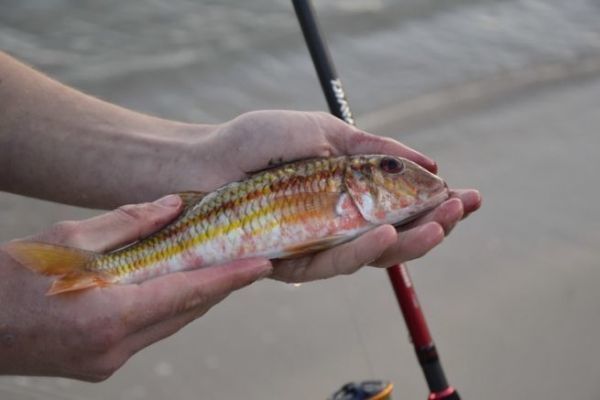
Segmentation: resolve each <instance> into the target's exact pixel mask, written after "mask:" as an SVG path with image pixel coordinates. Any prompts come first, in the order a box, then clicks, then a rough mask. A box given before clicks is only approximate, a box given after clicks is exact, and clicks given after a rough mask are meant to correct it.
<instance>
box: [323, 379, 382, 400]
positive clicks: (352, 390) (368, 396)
mask: <svg viewBox="0 0 600 400" xmlns="http://www.w3.org/2000/svg"><path fill="white" fill-rule="evenodd" d="M393 388H394V385H392V384H391V383H390V382H385V381H364V382H350V383H346V384H345V385H344V386H342V388H341V389H340V390H338V391H337V392H335V393H334V394H333V395H332V396H331V397H330V398H329V399H328V400H391V399H392V398H391V397H390V395H391V393H392V389H393Z"/></svg>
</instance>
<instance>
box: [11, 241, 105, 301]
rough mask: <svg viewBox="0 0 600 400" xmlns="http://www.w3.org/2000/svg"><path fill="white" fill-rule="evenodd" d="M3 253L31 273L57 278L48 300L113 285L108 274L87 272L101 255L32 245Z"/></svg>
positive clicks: (20, 245) (14, 245)
mask: <svg viewBox="0 0 600 400" xmlns="http://www.w3.org/2000/svg"><path fill="white" fill-rule="evenodd" d="M2 249H3V250H5V251H6V252H7V253H8V255H10V256H11V257H12V258H14V259H15V260H16V261H17V262H18V263H19V264H21V265H23V266H24V267H26V268H28V269H30V270H32V271H34V272H37V273H38V274H41V275H45V276H56V277H58V279H57V280H56V281H54V282H53V283H52V287H51V288H50V290H49V291H48V293H46V294H47V295H49V296H50V295H54V294H58V293H64V292H71V291H76V290H82V289H86V288H92V287H96V286H100V287H102V286H107V285H109V284H110V283H112V282H113V280H112V279H110V277H109V276H107V275H106V274H103V273H101V272H96V271H89V270H86V268H85V267H86V266H88V265H89V264H90V263H91V262H92V261H93V260H94V259H96V258H98V257H100V256H101V255H100V254H98V253H94V252H91V251H85V250H79V249H74V248H71V247H64V246H57V245H52V244H47V243H39V242H29V241H14V242H9V243H6V244H5V245H3V246H2Z"/></svg>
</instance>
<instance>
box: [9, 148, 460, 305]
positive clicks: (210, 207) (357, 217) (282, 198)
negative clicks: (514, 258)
mask: <svg viewBox="0 0 600 400" xmlns="http://www.w3.org/2000/svg"><path fill="white" fill-rule="evenodd" d="M448 195H449V192H448V188H447V186H446V184H445V182H444V181H443V180H442V179H441V178H439V177H437V176H436V175H433V174H431V173H430V172H428V171H426V170H425V169H423V168H422V167H420V166H419V165H417V164H415V163H414V162H412V161H410V160H406V159H403V158H400V157H394V156H388V155H356V156H339V157H329V158H317V159H311V160H302V161H296V162H292V163H289V164H284V165H281V166H278V167H274V168H272V169H267V170H265V171H262V172H258V173H255V174H253V175H251V176H249V177H248V178H246V179H244V180H242V181H238V182H232V183H229V184H227V185H225V186H223V187H222V188H220V189H217V190H215V191H214V192H211V193H209V194H206V195H204V196H202V195H200V194H198V193H194V192H188V193H182V194H181V197H182V199H184V201H185V202H186V207H185V209H184V211H183V212H182V214H181V215H180V216H179V217H178V218H177V220H175V221H174V222H173V223H171V224H170V225H168V226H166V227H165V228H163V229H161V230H160V231H158V232H157V233H155V234H153V235H151V236H149V237H147V238H144V239H142V240H140V241H138V242H137V243H134V244H132V245H130V246H128V247H125V248H122V249H119V250H116V251H113V252H111V253H107V254H94V253H89V252H83V251H81V250H78V249H72V248H65V247H60V246H54V245H49V244H43V243H35V242H27V241H21V242H11V243H9V244H7V245H5V246H3V248H4V249H5V250H6V251H7V252H8V253H9V254H10V255H11V256H13V258H15V259H16V260H17V261H19V262H20V263H21V264H23V265H24V266H26V267H29V268H30V269H32V270H34V271H37V272H39V273H42V274H44V275H52V276H57V277H58V279H57V280H55V281H54V283H53V285H52V287H51V288H50V291H49V292H48V294H57V293H62V292H67V291H74V290H81V289H85V288H90V287H95V286H106V285H109V284H114V283H137V282H142V281H144V280H146V279H150V278H152V277H155V276H159V275H163V274H166V273H170V272H175V271H183V270H188V269H192V268H201V267H207V266H211V265H215V264H219V263H224V262H227V261H232V260H234V259H239V258H249V257H257V256H261V257H267V258H269V259H277V258H286V257H297V256H302V255H306V254H309V253H313V252H315V251H319V250H323V249H327V248H330V247H333V246H335V245H338V244H340V243H343V242H345V241H349V240H352V239H353V238H355V237H357V236H358V235H360V234H362V233H364V232H365V231H367V230H369V229H372V228H373V227H375V226H378V225H382V224H392V225H399V224H402V223H404V222H405V221H408V220H410V219H412V218H415V217H416V216H418V215H420V214H422V213H423V212H425V211H427V210H429V209H431V208H432V207H435V206H436V205H438V204H440V203H441V202H442V201H444V200H445V199H446V198H447V197H448ZM62 260H68V262H62Z"/></svg>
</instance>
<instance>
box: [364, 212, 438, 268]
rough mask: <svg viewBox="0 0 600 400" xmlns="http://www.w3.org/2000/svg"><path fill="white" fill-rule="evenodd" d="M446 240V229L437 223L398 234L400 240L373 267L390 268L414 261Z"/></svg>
mask: <svg viewBox="0 0 600 400" xmlns="http://www.w3.org/2000/svg"><path fill="white" fill-rule="evenodd" d="M442 240H444V229H443V228H442V226H441V225H440V224H438V223H437V222H429V223H427V224H425V225H421V226H418V227H416V228H413V229H410V230H408V231H405V232H400V233H399V234H398V240H397V241H396V243H395V244H394V245H392V246H389V247H388V248H387V249H386V250H385V251H384V252H383V254H382V255H381V257H379V258H378V259H377V260H375V262H374V263H372V264H371V265H374V266H378V267H389V266H391V265H394V264H400V263H403V262H406V261H410V260H414V259H415V258H419V257H422V256H424V255H425V254H427V252H429V251H430V250H431V249H433V248H434V247H435V246H437V245H438V244H440V243H441V242H442Z"/></svg>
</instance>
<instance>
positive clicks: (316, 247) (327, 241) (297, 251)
mask: <svg viewBox="0 0 600 400" xmlns="http://www.w3.org/2000/svg"><path fill="white" fill-rule="evenodd" d="M347 240H348V237H346V236H345V235H333V236H327V237H325V238H322V239H317V240H311V241H309V242H304V243H300V244H298V245H294V246H291V247H288V248H286V249H284V250H283V256H281V257H278V258H279V259H280V260H286V259H290V258H297V257H301V256H304V255H307V254H311V253H316V252H318V251H323V250H327V249H330V248H332V247H334V246H337V245H338V244H341V243H344V242H345V241H347Z"/></svg>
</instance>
